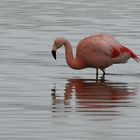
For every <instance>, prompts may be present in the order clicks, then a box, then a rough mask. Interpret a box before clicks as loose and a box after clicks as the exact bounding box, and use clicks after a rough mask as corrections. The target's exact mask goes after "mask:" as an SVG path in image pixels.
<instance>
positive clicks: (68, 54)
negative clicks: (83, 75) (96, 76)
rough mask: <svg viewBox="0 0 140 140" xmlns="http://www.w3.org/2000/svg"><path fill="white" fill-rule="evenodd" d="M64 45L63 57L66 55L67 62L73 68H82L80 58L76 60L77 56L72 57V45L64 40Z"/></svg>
mask: <svg viewBox="0 0 140 140" xmlns="http://www.w3.org/2000/svg"><path fill="white" fill-rule="evenodd" d="M64 46H65V57H66V62H67V64H68V65H69V66H70V67H71V68H73V69H82V68H84V65H83V64H82V63H81V62H80V60H78V58H74V56H73V51H72V46H71V44H70V43H69V41H67V40H66V41H65V43H64Z"/></svg>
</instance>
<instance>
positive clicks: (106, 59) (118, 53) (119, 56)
mask: <svg viewBox="0 0 140 140" xmlns="http://www.w3.org/2000/svg"><path fill="white" fill-rule="evenodd" d="M63 45H64V46H65V56H66V62H67V64H68V65H69V66H70V67H71V68H73V69H77V70H79V69H83V68H87V67H92V68H96V75H98V69H100V70H101V71H102V72H103V75H105V68H107V67H109V66H111V65H112V64H118V63H126V62H127V60H128V59H129V58H133V59H134V60H135V61H136V62H140V59H139V58H138V56H137V55H136V54H135V53H133V52H132V51H131V50H130V49H128V48H126V47H124V46H123V45H121V44H120V43H119V42H118V41H117V40H116V39H115V38H114V37H113V36H111V35H107V34H98V35H92V36H89V37H86V38H84V39H83V40H81V41H80V42H79V44H78V45H77V48H76V57H74V56H73V52H72V46H71V44H70V42H69V41H68V40H66V39H64V38H57V39H56V40H55V41H54V45H53V48H52V55H53V57H54V58H55V59H56V51H57V49H59V48H60V47H62V46H63Z"/></svg>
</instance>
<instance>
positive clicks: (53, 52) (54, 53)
mask: <svg viewBox="0 0 140 140" xmlns="http://www.w3.org/2000/svg"><path fill="white" fill-rule="evenodd" d="M52 55H53V57H54V59H55V60H56V51H55V50H52Z"/></svg>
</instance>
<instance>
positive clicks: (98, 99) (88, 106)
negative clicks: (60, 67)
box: [52, 79, 135, 115]
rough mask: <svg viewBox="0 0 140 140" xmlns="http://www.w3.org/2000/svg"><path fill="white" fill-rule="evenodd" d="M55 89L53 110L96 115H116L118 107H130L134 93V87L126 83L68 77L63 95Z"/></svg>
mask: <svg viewBox="0 0 140 140" xmlns="http://www.w3.org/2000/svg"><path fill="white" fill-rule="evenodd" d="M56 89H57V88H56V87H54V88H53V89H52V92H53V94H52V97H53V98H52V100H53V107H54V108H53V111H56V110H57V111H59V110H61V111H62V108H63V111H75V112H90V113H94V114H95V113H97V112H98V115H99V113H101V114H103V113H108V115H116V114H119V113H118V112H119V107H132V106H133V98H132V97H133V96H134V95H135V88H132V87H129V86H128V84H127V83H112V82H109V81H105V80H100V81H98V82H97V81H96V80H91V79H69V80H68V82H67V83H66V85H65V89H64V95H62V93H60V94H59V93H58V94H59V95H58V94H57V92H56V91H57V90H56ZM60 106H61V107H60ZM116 112H117V113H116ZM101 114H100V115H101ZM104 115H105V114H104Z"/></svg>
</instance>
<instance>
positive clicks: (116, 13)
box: [0, 0, 140, 140]
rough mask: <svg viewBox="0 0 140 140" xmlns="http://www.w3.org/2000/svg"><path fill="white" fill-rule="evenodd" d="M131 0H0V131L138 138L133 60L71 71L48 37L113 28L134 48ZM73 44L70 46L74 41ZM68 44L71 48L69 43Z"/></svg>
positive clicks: (5, 134) (60, 139)
mask: <svg viewBox="0 0 140 140" xmlns="http://www.w3.org/2000/svg"><path fill="white" fill-rule="evenodd" d="M139 5H140V2H139V1H137V0H133V1H131V0H125V1H121V0H117V1H115V0H113V1H112V0H106V1H103V0H94V1H93V0H88V1H86V2H85V1H84V0H76V1H75V0H71V1H61V0H34V1H33V0H0V36H1V37H0V42H1V44H0V54H1V55H0V139H2V140H16V139H18V140H19V139H20V140H21V139H23V140H26V139H27V140H38V139H40V140H46V139H52V140H56V139H57V140H82V139H83V140H85V139H86V140H87V139H88V140H90V139H100V140H101V139H102V140H118V139H119V140H121V139H122V140H124V139H130V140H131V139H133V140H139V139H140V95H139V93H140V66H139V64H137V63H136V62H134V61H133V60H130V61H129V63H127V64H125V65H114V66H112V67H110V68H108V69H107V70H106V72H107V75H106V76H105V78H104V79H103V78H102V77H101V76H102V75H101V72H100V76H99V77H100V78H99V80H96V78H95V77H96V76H95V70H94V69H84V70H80V71H75V70H72V69H70V68H69V67H68V66H67V65H66V62H65V57H64V49H61V50H59V52H58V59H57V61H55V60H54V59H53V58H52V56H51V53H50V51H51V47H52V44H53V40H54V39H55V38H56V37H58V36H63V37H65V38H67V39H69V40H70V41H71V43H72V44H73V46H76V44H77V43H78V42H79V40H80V39H82V38H84V37H85V36H88V35H91V34H97V33H109V34H112V35H114V36H115V37H116V38H117V39H118V40H119V41H120V42H121V43H122V44H124V45H126V46H128V47H129V48H130V49H132V50H133V51H134V52H136V53H137V54H138V55H139V56H140V49H139V44H140V41H139V38H140V24H139V23H140V18H139V17H140V9H139ZM74 48H75V47H73V49H74ZM74 50H75V49H74Z"/></svg>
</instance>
